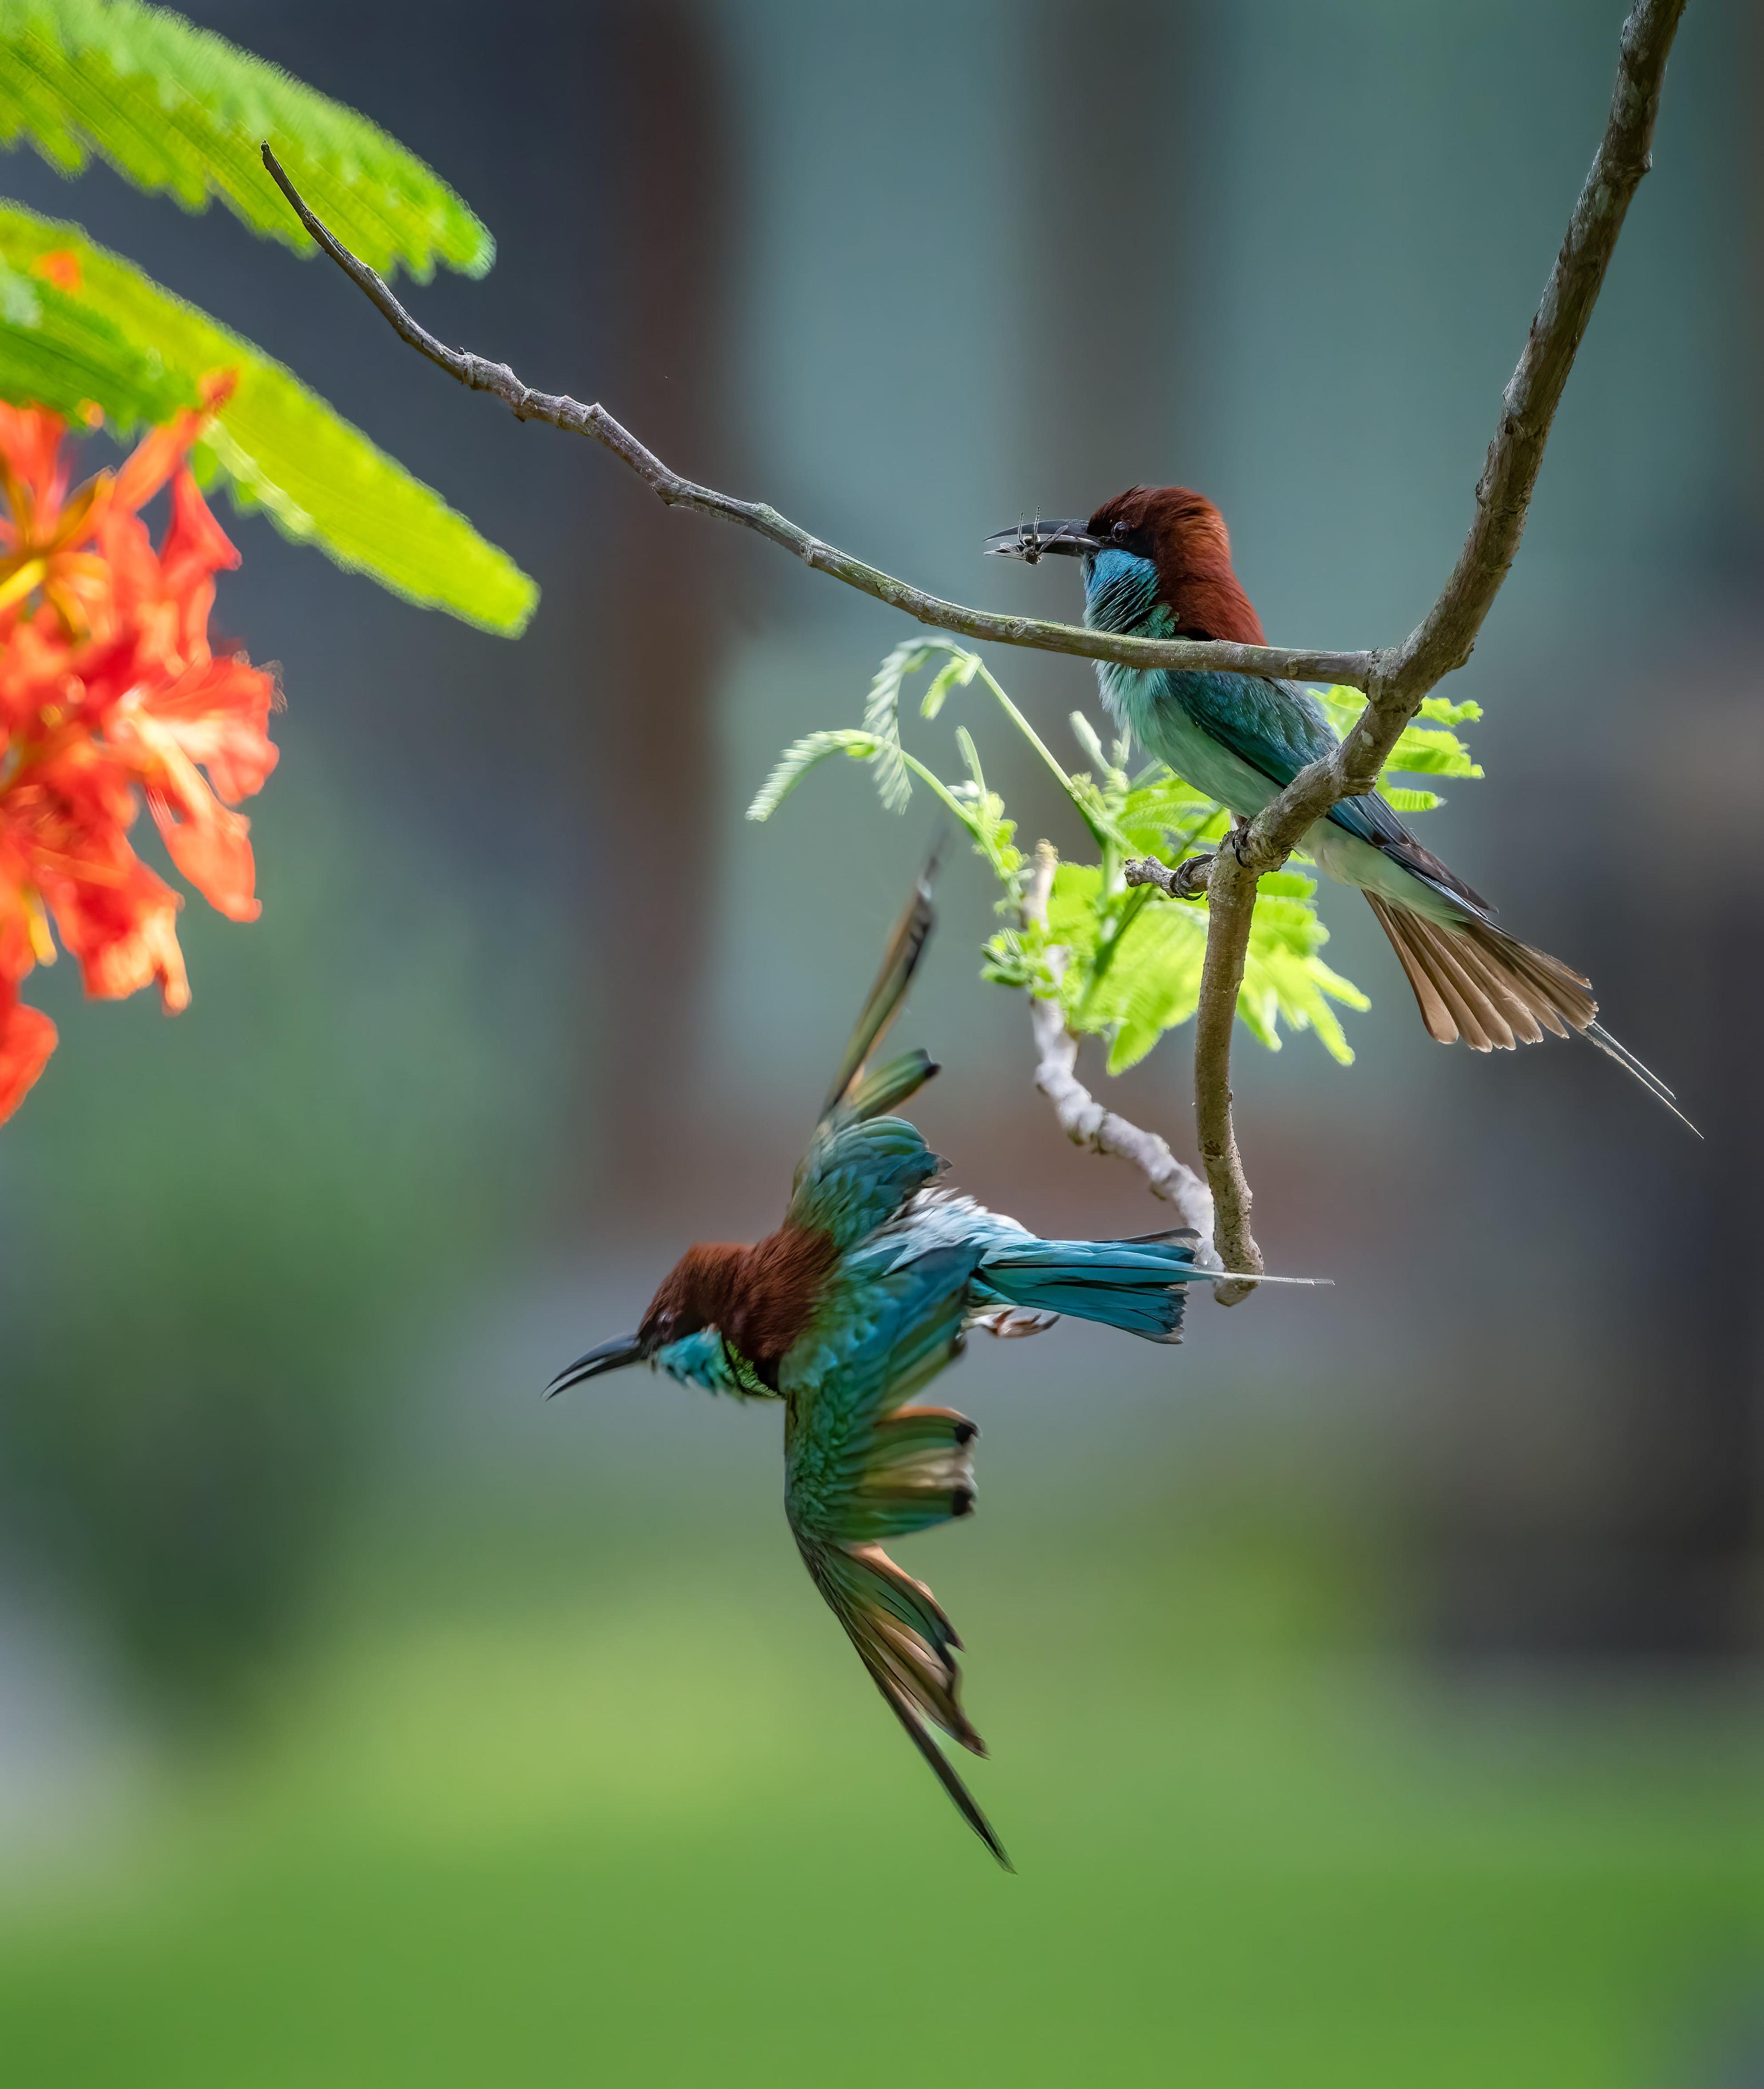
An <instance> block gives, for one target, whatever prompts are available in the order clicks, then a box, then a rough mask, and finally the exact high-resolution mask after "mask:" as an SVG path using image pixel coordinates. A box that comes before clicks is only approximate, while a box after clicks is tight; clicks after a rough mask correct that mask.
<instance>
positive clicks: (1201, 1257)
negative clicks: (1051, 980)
mask: <svg viewBox="0 0 1764 2089" xmlns="http://www.w3.org/2000/svg"><path fill="white" fill-rule="evenodd" d="M1058 863H1059V858H1058V856H1056V855H1055V854H1054V851H1053V849H1052V848H1051V847H1049V844H1048V843H1045V842H1043V843H1041V847H1039V848H1038V849H1037V851H1036V852H1035V868H1034V869H1033V870H1032V872H1031V873H1029V881H1028V886H1027V887H1026V888H1025V889H1024V895H1023V913H1024V920H1026V921H1029V922H1032V923H1034V924H1037V926H1039V927H1041V929H1045V928H1046V926H1047V902H1048V894H1049V892H1051V890H1053V886H1054V871H1055V869H1057V868H1058ZM1047 955H1048V962H1049V966H1050V967H1051V968H1052V970H1053V972H1054V976H1055V977H1056V978H1058V976H1059V975H1060V973H1061V972H1062V971H1063V970H1064V968H1065V961H1066V953H1065V951H1064V950H1062V949H1060V948H1059V947H1058V946H1055V947H1054V949H1053V950H1049V952H1048V954H1047ZM1029 1027H1030V1029H1031V1032H1032V1034H1033V1036H1034V1038H1035V1085H1036V1086H1037V1087H1038V1088H1039V1089H1040V1090H1041V1092H1042V1094H1043V1095H1044V1096H1046V1097H1047V1099H1048V1100H1049V1102H1050V1103H1051V1104H1052V1105H1054V1116H1055V1117H1058V1120H1059V1127H1060V1130H1062V1131H1063V1132H1064V1133H1065V1135H1066V1136H1067V1138H1068V1139H1070V1140H1071V1142H1072V1143H1073V1145H1074V1146H1088V1147H1089V1148H1090V1150H1091V1152H1092V1153H1107V1154H1112V1155H1114V1156H1115V1158H1116V1159H1118V1160H1126V1161H1128V1162H1130V1163H1131V1165H1133V1166H1134V1167H1135V1168H1137V1169H1139V1171H1140V1173H1141V1174H1142V1175H1143V1176H1144V1177H1145V1186H1146V1188H1147V1189H1148V1190H1150V1191H1151V1193H1152V1195H1153V1196H1154V1197H1161V1198H1162V1199H1164V1201H1165V1203H1170V1204H1174V1206H1175V1207H1176V1208H1177V1210H1178V1212H1181V1214H1182V1223H1183V1225H1188V1226H1192V1227H1193V1228H1194V1229H1195V1233H1196V1234H1197V1235H1198V1236H1199V1238H1197V1240H1196V1242H1195V1260H1196V1261H1197V1262H1199V1263H1200V1264H1201V1266H1202V1267H1203V1268H1212V1269H1221V1268H1225V1264H1224V1263H1221V1261H1220V1259H1219V1255H1218V1252H1217V1249H1216V1247H1215V1246H1214V1244H1213V1238H1212V1192H1211V1191H1210V1190H1208V1187H1207V1186H1206V1184H1205V1183H1204V1182H1202V1181H1201V1179H1200V1177H1199V1176H1198V1175H1197V1174H1196V1173H1195V1171H1194V1169H1192V1168H1191V1167H1189V1166H1188V1165H1187V1163H1186V1162H1184V1161H1181V1160H1178V1159H1177V1158H1176V1156H1175V1155H1174V1153H1172V1152H1170V1147H1169V1146H1168V1144H1167V1143H1165V1141H1164V1140H1163V1139H1160V1138H1159V1137H1158V1135H1157V1133H1156V1132H1155V1131H1142V1130H1140V1127H1139V1126H1138V1125H1136V1124H1130V1123H1129V1122H1128V1121H1127V1118H1125V1117H1118V1116H1116V1114H1115V1113H1114V1111H1113V1110H1108V1109H1104V1108H1103V1106H1102V1105H1101V1103H1099V1102H1098V1101H1097V1099H1096V1097H1095V1096H1093V1095H1092V1093H1091V1092H1090V1091H1089V1089H1088V1088H1087V1087H1085V1086H1084V1083H1083V1082H1082V1081H1080V1080H1079V1078H1078V1074H1077V1066H1078V1040H1077V1038H1076V1037H1075V1036H1073V1034H1072V1032H1071V1031H1070V1030H1068V1029H1067V1027H1066V1018H1065V1016H1064V1014H1062V1011H1061V1009H1060V1005H1059V1003H1058V1002H1057V1001H1044V1000H1041V999H1040V998H1038V997H1036V996H1033V995H1032V996H1031V997H1030V1001H1029ZM1241 1289H1242V1287H1240V1286H1238V1285H1234V1284H1232V1283H1231V1282H1230V1281H1229V1280H1227V1281H1226V1282H1225V1283H1221V1284H1216V1285H1214V1286H1213V1296H1214V1297H1215V1298H1220V1299H1221V1302H1222V1303H1223V1304H1225V1305H1234V1304H1235V1303H1236V1302H1237V1300H1236V1297H1235V1296H1234V1297H1232V1298H1223V1296H1222V1294H1223V1293H1225V1292H1227V1291H1230V1292H1232V1293H1239V1292H1240V1291H1241Z"/></svg>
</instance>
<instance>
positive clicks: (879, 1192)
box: [784, 1117, 945, 1252]
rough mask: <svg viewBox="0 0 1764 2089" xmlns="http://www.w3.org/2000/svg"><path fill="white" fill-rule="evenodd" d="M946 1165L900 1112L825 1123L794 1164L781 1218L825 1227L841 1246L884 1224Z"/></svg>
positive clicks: (800, 1224)
mask: <svg viewBox="0 0 1764 2089" xmlns="http://www.w3.org/2000/svg"><path fill="white" fill-rule="evenodd" d="M944 1165H945V1164H944V1162H943V1160H942V1158H941V1156H938V1155H937V1154H935V1153H934V1152H932V1151H931V1149H930V1147H929V1146H927V1145H926V1144H925V1135H924V1134H923V1133H922V1132H921V1130H919V1127H918V1126H916V1124H909V1123H908V1122H907V1120H906V1119H905V1118H904V1117H872V1118H871V1119H869V1121H868V1122H857V1123H846V1124H833V1125H823V1126H822V1127H821V1129H820V1130H818V1131H817V1132H816V1134H815V1135H814V1143H813V1145H811V1146H810V1147H809V1151H808V1153H807V1154H806V1156H805V1157H804V1160H803V1163H802V1165H801V1166H800V1168H799V1169H797V1170H796V1182H795V1183H794V1185H793V1186H792V1190H791V1197H790V1209H789V1211H788V1213H787V1214H786V1216H785V1220H784V1223H785V1224H786V1225H791V1226H798V1227H801V1228H803V1229H805V1230H806V1231H808V1232H810V1233H825V1234H826V1235H827V1236H828V1237H829V1238H830V1239H831V1240H833V1241H834V1242H836V1243H837V1245H838V1246H839V1249H840V1250H841V1251H842V1252H843V1250H847V1249H849V1248H853V1247H856V1246H857V1244H858V1242H860V1241H861V1240H864V1239H865V1238H867V1237H868V1236H869V1234H871V1233H874V1232H875V1230H876V1229H877V1228H878V1226H884V1225H886V1224H887V1223H888V1221H889V1220H891V1218H892V1217H893V1216H895V1213H896V1212H898V1211H899V1209H900V1208H901V1206H902V1205H903V1204H904V1203H906V1201H907V1199H908V1198H909V1197H911V1196H912V1195H913V1193H914V1192H915V1191H916V1190H922V1189H923V1188H924V1187H925V1184H926V1183H927V1182H929V1181H930V1180H931V1178H932V1177H933V1176H934V1175H936V1174H938V1173H940V1172H941V1170H942V1168H943V1166H944Z"/></svg>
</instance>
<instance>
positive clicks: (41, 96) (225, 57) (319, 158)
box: [0, 0, 496, 282]
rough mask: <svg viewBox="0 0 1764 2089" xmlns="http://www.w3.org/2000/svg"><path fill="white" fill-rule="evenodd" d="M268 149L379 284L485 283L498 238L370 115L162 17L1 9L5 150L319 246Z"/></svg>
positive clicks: (0, 130) (40, 1) (86, 0)
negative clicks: (408, 278) (399, 276)
mask: <svg viewBox="0 0 1764 2089" xmlns="http://www.w3.org/2000/svg"><path fill="white" fill-rule="evenodd" d="M265 139H268V142H269V144H270V145H271V146H272V147H273V148H274V150H275V152H276V156H277V158H278V159H279V160H280V161H281V163H282V165H284V166H285V168H286V169H287V170H288V174H289V178H290V180H291V181H292V182H294V186H295V187H297V188H298V190H299V191H300V192H301V193H302V195H304V196H305V198H306V199H307V202H308V203H309V204H311V206H312V208H313V209H314V210H315V212H317V214H318V215H319V216H320V217H322V218H323V219H324V221H325V222H326V224H327V225H329V226H330V228H331V229H332V230H333V232H334V233H335V234H337V238H339V239H341V241H342V242H343V243H344V245H345V246H346V247H349V248H350V249H351V250H352V251H354V253H356V254H358V255H360V257H361V258H362V260H364V261H366V262H367V264H368V265H369V266H370V267H371V268H377V269H378V270H379V271H380V273H381V274H382V275H385V274H388V273H391V272H393V271H395V270H396V269H397V268H400V267H402V268H406V269H407V270H408V271H409V272H410V274H411V275H412V276H413V277H415V278H416V280H417V281H419V282H426V281H427V280H428V278H429V277H431V275H432V274H433V273H434V270H435V265H436V263H437V262H440V264H442V265H443V266H444V267H445V268H457V269H460V270H461V271H463V272H465V273H466V274H467V275H470V276H481V275H483V273H484V272H485V271H486V270H487V268H489V267H490V264H491V262H492V260H494V259H495V258H496V242H494V241H493V240H492V239H491V236H490V234H489V233H488V232H487V230H486V229H485V228H484V227H483V225H482V224H480V223H479V220H478V219H477V218H476V217H474V215H473V213H472V212H471V211H470V210H469V209H468V208H466V204H464V203H462V202H461V199H460V198H459V197H458V196H457V195H455V194H454V192H453V190H452V189H450V188H449V187H448V186H447V184H446V183H445V182H444V181H442V180H441V179H440V177H439V176H438V175H436V174H435V173H434V172H433V171H432V170H431V169H430V168H428V167H427V166H426V165H424V164H423V161H421V160H419V159H418V157H417V156H416V155H415V153H414V152H410V151H408V150H407V149H406V148H405V147H404V146H402V145H401V144H399V143H398V142H397V139H394V138H391V137H388V135H387V134H386V133H385V132H384V131H382V130H381V129H380V127H379V126H378V125H377V124H376V123H371V122H369V121H368V119H367V118H366V117H365V116H362V115H358V114H357V113H356V111H355V110H354V109H350V108H347V107H346V106H345V105H344V104H343V103H341V102H340V101H332V100H331V98H330V97H328V95H324V94H320V93H318V92H316V91H315V89H313V88H310V87H307V86H305V85H303V84H302V82H300V81H299V80H298V79H294V78H293V77H292V76H291V75H289V74H287V73H285V72H284V71H282V70H281V67H280V66H274V65H271V64H269V63H268V62H266V61H265V60H264V59H262V58H254V57H253V56H252V55H251V53H250V52H248V51H243V50H240V49H238V47H237V46H236V45H233V44H230V43H229V42H228V41H226V39H225V37H224V36H216V35H215V34H214V33H213V32H212V31H210V30H208V29H199V28H195V26H194V25H193V24H191V23H189V22H187V21H186V20H185V19H184V18H183V17H182V15H174V14H173V13H172V12H170V10H169V9H165V8H161V7H149V6H142V5H141V4H139V0H0V144H5V145H10V146H17V145H19V144H24V143H26V142H27V141H28V143H30V144H32V145H34V146H35V147H36V149H37V151H38V152H40V153H41V155H42V157H44V158H45V160H46V161H48V162H49V165H51V166H52V167H54V168H55V169H58V171H59V172H60V173H62V174H79V173H80V172H81V171H82V170H83V169H84V167H85V166H86V165H87V164H88V161H89V160H90V158H91V157H92V154H94V153H96V154H97V156H98V157H99V158H101V160H103V161H105V163H106V164H107V165H109V166H111V167H113V168H114V169H115V170H116V172H117V173H118V174H121V175H122V178H124V180H126V181H128V182H133V183H134V185H135V187H137V188H139V189H145V190H147V191H148V192H149V193H150V194H163V195H170V196H171V197H173V198H174V199H175V200H176V201H177V202H178V203H179V204H182V207H183V208H185V209H186V210H189V211H200V210H204V209H206V208H208V204H209V203H210V202H211V201H212V199H215V198H217V197H218V198H219V199H220V200H221V202H222V203H224V204H225V205H226V207H227V208H228V209H229V210H230V211H231V212H233V214H234V217H237V218H238V220H239V221H241V223H242V224H244V225H248V226H249V227H250V228H251V230H252V231H253V232H255V233H257V234H260V235H264V236H266V237H268V238H272V239H279V240H280V241H281V242H282V244H283V245H284V246H286V247H292V248H293V249H294V251H295V252H297V253H300V254H310V253H311V252H313V251H315V250H314V248H313V245H312V242H311V240H310V239H309V238H307V234H306V232H305V231H304V229H303V228H302V226H301V225H300V223H299V221H298V219H297V218H296V217H294V213H293V212H291V211H290V209H289V208H288V206H287V204H286V202H285V199H283V197H282V196H281V194H280V192H279V191H277V188H276V187H275V185H274V183H273V182H272V181H271V180H270V178H269V176H268V174H267V173H266V172H265V171H264V165H263V162H262V161H261V160H260V157H259V156H258V148H259V147H260V145H261V144H263V143H264V140H265Z"/></svg>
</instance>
